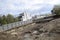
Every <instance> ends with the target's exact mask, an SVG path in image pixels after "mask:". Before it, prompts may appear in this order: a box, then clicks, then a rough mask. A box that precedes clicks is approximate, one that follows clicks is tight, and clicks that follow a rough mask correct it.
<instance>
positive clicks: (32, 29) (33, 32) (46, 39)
mask: <svg viewBox="0 0 60 40" xmlns="http://www.w3.org/2000/svg"><path fill="white" fill-rule="evenodd" d="M0 40H60V18H58V19H54V20H52V21H49V22H45V23H32V24H29V25H27V26H22V27H20V28H15V29H12V30H9V31H6V32H0Z"/></svg>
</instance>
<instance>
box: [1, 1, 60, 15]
mask: <svg viewBox="0 0 60 40" xmlns="http://www.w3.org/2000/svg"><path fill="white" fill-rule="evenodd" d="M56 4H60V0H0V14H8V13H11V14H14V15H16V14H19V13H21V12H29V13H31V14H33V15H34V14H38V13H39V14H43V13H50V10H51V9H52V8H53V6H54V5H56Z"/></svg>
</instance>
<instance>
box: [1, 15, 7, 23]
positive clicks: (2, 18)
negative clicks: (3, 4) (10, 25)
mask: <svg viewBox="0 0 60 40" xmlns="http://www.w3.org/2000/svg"><path fill="white" fill-rule="evenodd" d="M1 24H7V19H6V16H5V15H3V16H2V17H1Z"/></svg>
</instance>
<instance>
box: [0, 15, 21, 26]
mask: <svg viewBox="0 0 60 40" xmlns="http://www.w3.org/2000/svg"><path fill="white" fill-rule="evenodd" d="M17 21H21V18H19V16H18V17H14V16H13V15H11V14H8V15H3V16H1V15H0V25H3V24H9V23H13V22H17Z"/></svg>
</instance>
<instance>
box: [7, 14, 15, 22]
mask: <svg viewBox="0 0 60 40" xmlns="http://www.w3.org/2000/svg"><path fill="white" fill-rule="evenodd" d="M12 22H14V16H13V15H11V14H8V15H7V23H12Z"/></svg>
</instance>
